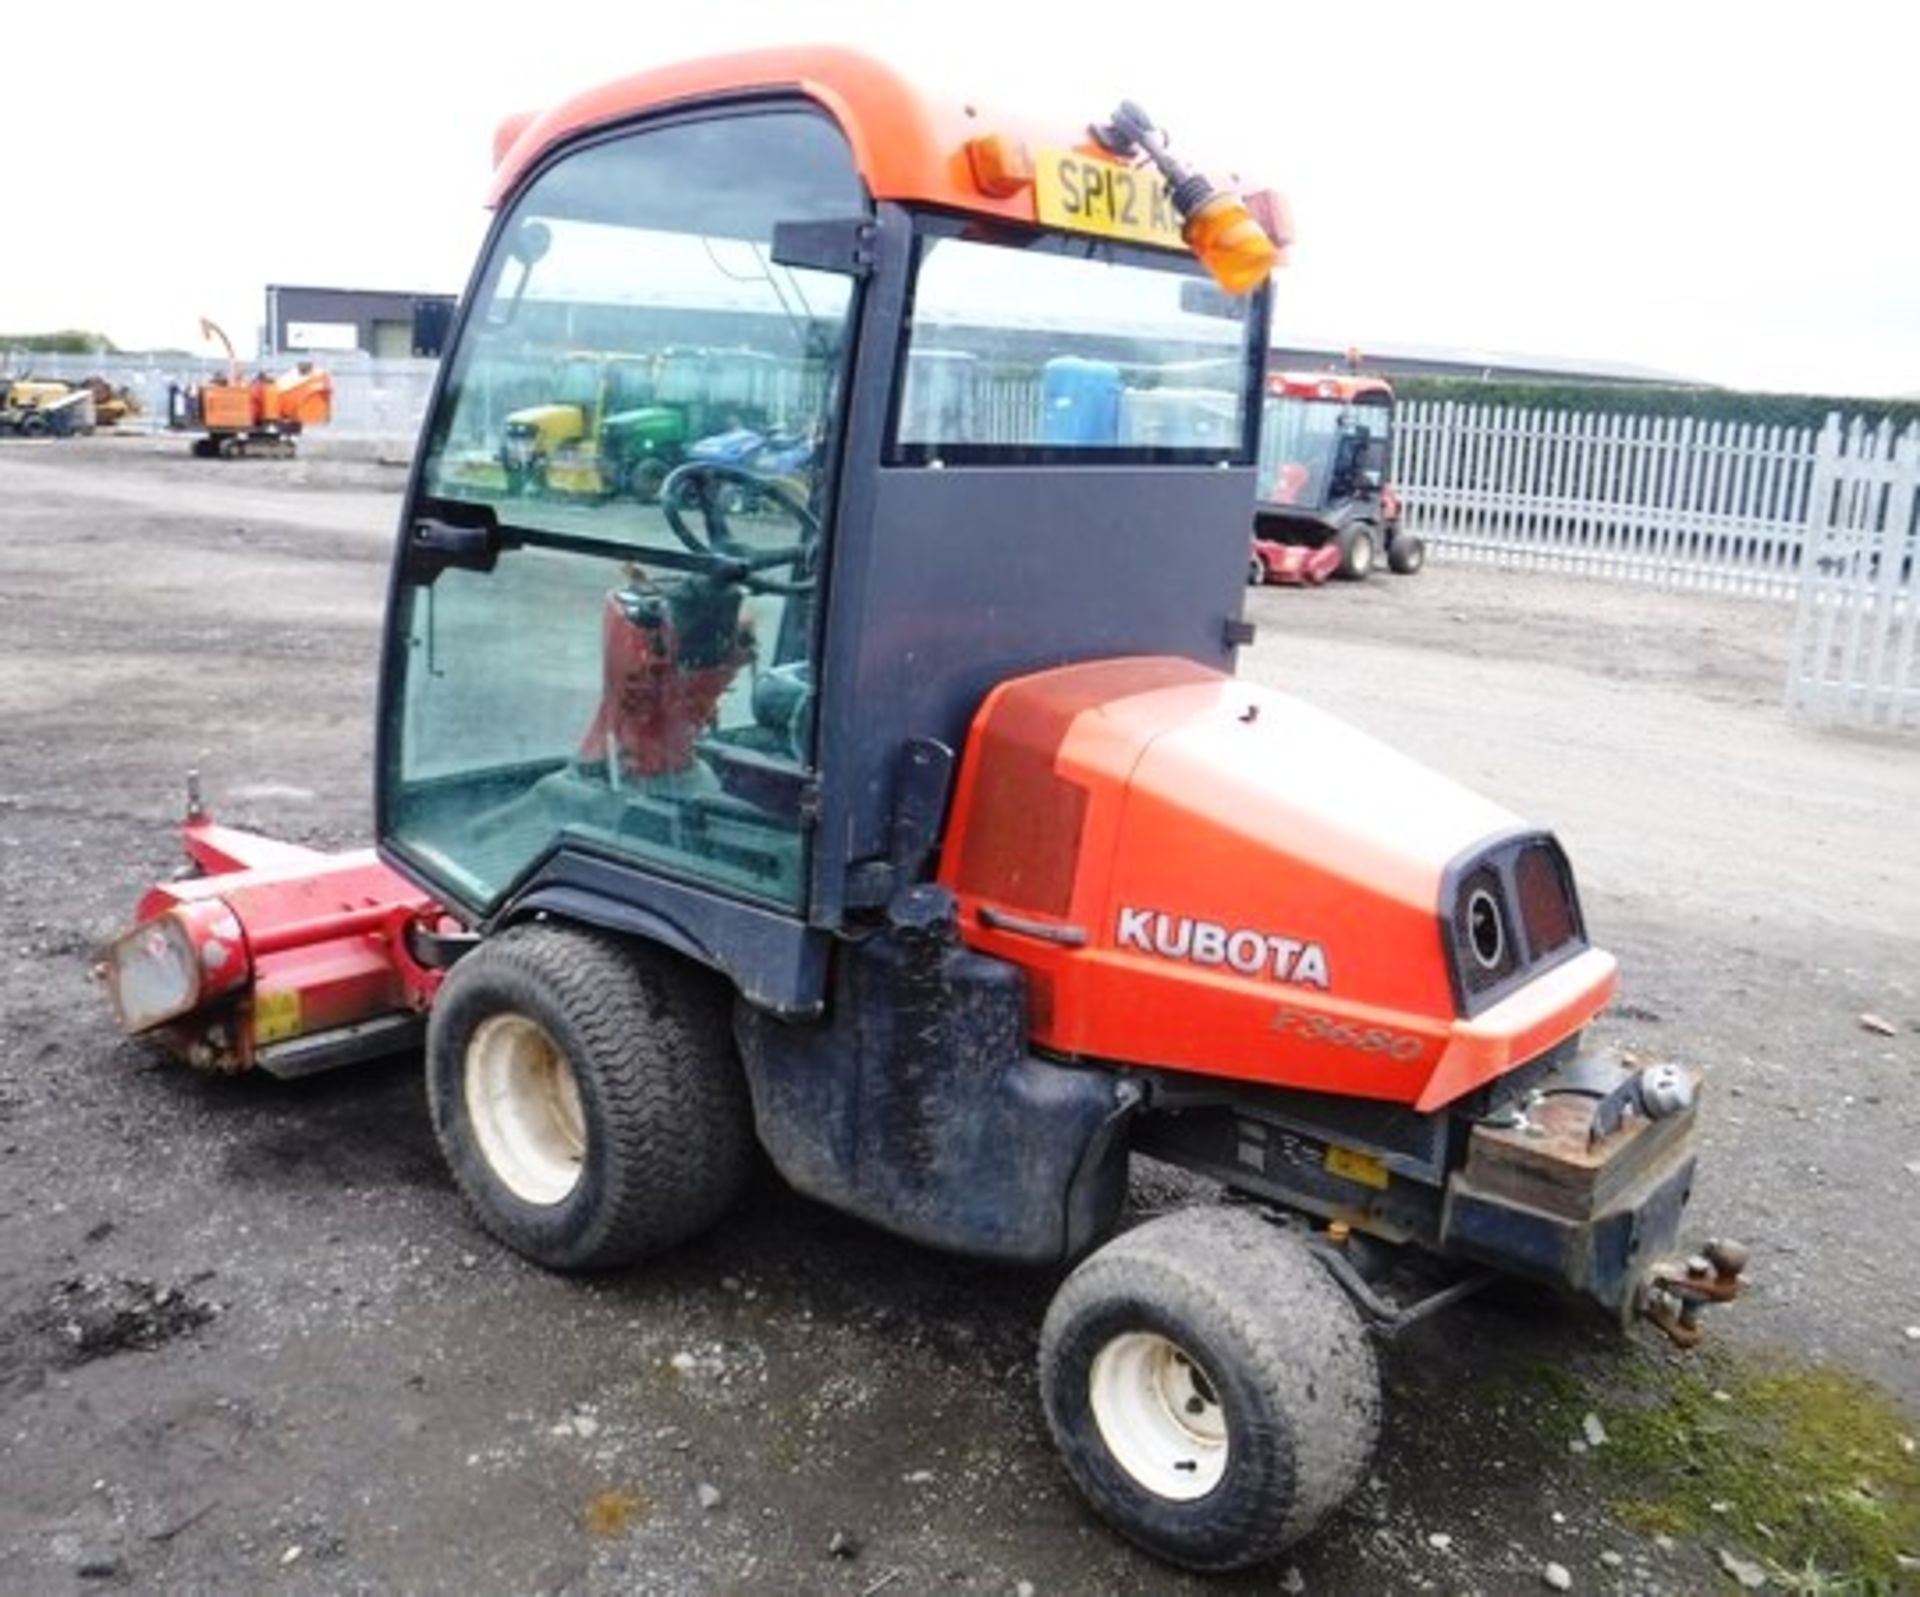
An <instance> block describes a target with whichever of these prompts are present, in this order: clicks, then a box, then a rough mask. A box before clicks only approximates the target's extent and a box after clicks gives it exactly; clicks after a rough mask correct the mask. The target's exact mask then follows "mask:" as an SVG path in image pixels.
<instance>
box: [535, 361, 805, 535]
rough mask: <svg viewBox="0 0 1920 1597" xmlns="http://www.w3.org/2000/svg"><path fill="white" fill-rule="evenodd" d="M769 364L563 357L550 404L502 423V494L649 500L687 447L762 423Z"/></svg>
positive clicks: (772, 367)
mask: <svg viewBox="0 0 1920 1597" xmlns="http://www.w3.org/2000/svg"><path fill="white" fill-rule="evenodd" d="M777 364H778V363H777V362H776V361H775V360H774V359H773V357H772V356H770V355H767V354H764V353H762V352H760V351H757V350H718V351H716V350H704V349H665V350H662V351H660V352H659V353H658V354H655V355H607V354H592V353H583V354H575V355H569V356H568V357H567V358H566V359H565V361H564V362H563V363H562V365H561V371H560V381H559V383H558V385H557V387H556V391H555V397H554V399H553V400H552V401H550V402H549V403H547V404H544V405H533V406H529V407H527V408H526V409H524V410H516V411H514V412H513V413H512V414H511V415H509V416H508V417H507V423H506V429H505V433H504V435H503V438H502V442H501V446H500V464H501V467H502V469H503V470H504V471H505V474H506V483H505V486H506V488H507V490H508V491H509V492H511V493H542V492H544V493H552V494H560V495H567V496H577V497H582V498H592V499H604V498H609V497H611V496H613V495H616V494H626V495H631V496H632V497H633V498H635V499H641V500H652V499H657V498H658V497H659V495H660V485H661V484H662V483H664V482H665V481H666V479H667V473H668V472H670V471H672V470H673V468H674V467H675V466H677V465H679V464H680V463H681V462H682V461H683V460H684V459H685V458H686V453H687V446H688V444H689V443H691V442H692V441H693V440H694V439H696V438H700V437H703V436H705V435H706V434H708V433H710V432H715V431H719V430H722V429H723V428H726V427H730V426H742V425H754V424H762V423H763V419H764V417H765V416H766V414H767V412H768V410H769V408H770V404H771V401H772V398H773V390H774V384H775V381H776V379H777Z"/></svg>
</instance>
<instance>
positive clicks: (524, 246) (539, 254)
mask: <svg viewBox="0 0 1920 1597" xmlns="http://www.w3.org/2000/svg"><path fill="white" fill-rule="evenodd" d="M552 248H553V229H552V228H550V227H548V226H547V224H546V223H545V222H541V221H528V222H522V223H521V224H520V226H519V228H518V229H517V230H516V231H515V232H514V235H513V239H512V242H510V243H509V244H508V245H507V253H508V254H509V255H511V256H512V257H513V258H514V259H515V260H516V261H521V262H524V263H525V264H526V265H528V266H533V265H535V264H537V263H538V262H539V261H540V260H542V259H543V258H544V257H545V255H546V253H547V251H548V250H550V249H552Z"/></svg>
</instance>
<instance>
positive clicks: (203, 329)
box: [167, 317, 333, 460]
mask: <svg viewBox="0 0 1920 1597" xmlns="http://www.w3.org/2000/svg"><path fill="white" fill-rule="evenodd" d="M200 334H201V336H202V337H203V338H212V339H218V340H219V341H220V343H221V344H222V345H223V346H224V347H225V349H226V352H227V377H226V380H225V381H224V382H221V381H218V380H212V381H208V382H205V383H201V384H199V385H197V386H194V387H184V388H183V387H181V386H179V385H177V384H176V385H175V386H174V387H173V388H172V389H171V390H170V391H169V393H168V405H167V425H168V426H169V427H173V428H175V429H179V430H198V431H199V432H200V433H201V436H200V437H198V438H196V439H195V440H194V441H193V452H194V453H195V454H196V455H199V456H201V457H203V458H210V459H211V458H218V459H222V460H232V459H235V458H238V457H239V456H242V455H271V456H277V457H280V458H285V457H286V456H289V455H291V454H292V453H293V448H294V442H293V441H294V439H295V438H297V437H298V436H299V435H300V434H301V432H303V431H304V430H305V429H306V428H308V427H320V426H324V425H325V424H326V423H327V422H329V421H331V420H332V419H333V379H332V378H331V377H329V376H328V375H327V373H326V372H324V371H321V370H319V369H318V368H317V367H315V366H314V365H313V364H312V363H311V362H309V361H301V362H300V364H299V365H298V366H296V367H295V368H294V370H292V371H290V372H287V373H285V374H284V375H282V376H279V377H269V376H267V374H266V373H264V372H257V373H255V375H254V376H253V377H252V378H251V379H243V378H242V377H241V375H240V361H239V358H238V357H237V356H236V355H235V354H234V352H233V341H232V340H231V339H229V338H228V337H227V335H226V334H225V333H224V332H223V331H221V329H220V327H219V325H218V324H217V323H215V322H211V321H209V320H207V319H206V318H205V317H202V318H201V320H200Z"/></svg>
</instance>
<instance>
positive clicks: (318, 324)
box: [261, 283, 455, 359]
mask: <svg viewBox="0 0 1920 1597" xmlns="http://www.w3.org/2000/svg"><path fill="white" fill-rule="evenodd" d="M454 299H455V297H454V296H453V295H452V294H408V293H402V292H399V291H397V290H393V289H371V288H314V287H306V286H300V285H296V284H291V283H269V284H268V285H267V318H266V323H265V327H266V331H265V333H264V334H263V336H262V339H261V345H262V353H264V354H266V355H289V354H311V355H324V354H337V353H340V352H341V351H344V350H350V349H358V350H364V351H365V352H366V353H367V354H369V355H374V356H378V357H380V358H382V359H394V358H400V357H405V356H409V355H438V354H439V353H440V351H441V348H442V347H443V346H444V345H445V343H446V341H447V331H448V328H449V326H450V325H451V324H452V321H453V307H454Z"/></svg>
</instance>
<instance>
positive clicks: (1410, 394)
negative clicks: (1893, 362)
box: [1392, 377, 1920, 427]
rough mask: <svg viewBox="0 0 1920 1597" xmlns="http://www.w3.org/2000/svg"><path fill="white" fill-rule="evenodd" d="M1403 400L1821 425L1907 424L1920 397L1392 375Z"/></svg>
mask: <svg viewBox="0 0 1920 1597" xmlns="http://www.w3.org/2000/svg"><path fill="white" fill-rule="evenodd" d="M1392 382H1393V391H1394V393H1395V394H1397V395H1398V396H1399V397H1400V398H1401V399H1409V400H1410V399H1422V400H1448V399H1450V400H1453V401H1454V402H1455V403H1456V404H1462V405H1510V406H1512V407H1514V408H1515V409H1520V410H1585V411H1605V412H1611V413H1613V414H1615V415H1625V416H1694V417H1698V418H1700V419H1701V420H1704V421H1733V422H1756V423H1758V424H1760V425H1761V426H1766V427H1818V426H1820V425H1821V424H1822V423H1823V422H1825V421H1826V419H1827V417H1828V415H1829V414H1830V413H1831V412H1833V411H1836V410H1837V411H1838V412H1839V413H1840V414H1841V415H1842V416H1843V417H1847V418H1849V419H1851V418H1852V417H1854V416H1864V417H1866V418H1867V420H1868V421H1870V422H1871V421H1877V420H1879V419H1880V418H1881V417H1883V416H1891V417H1893V418H1894V419H1895V420H1897V421H1898V422H1900V423H1902V424H1903V425H1904V424H1905V423H1908V422H1913V421H1920V400H1911V399H1845V398H1837V397H1834V396H1832V395H1823V394H1750V393H1743V392H1741V391H1740V390H1739V389H1734V388H1677V387H1676V388H1654V387H1640V386H1638V385H1635V386H1631V387H1630V386H1626V385H1619V384H1613V383H1544V382H1514V381H1510V380H1508V379H1505V378H1490V379H1486V380H1484V381H1483V380H1482V379H1480V378H1477V377H1395V378H1393V379H1392Z"/></svg>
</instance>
